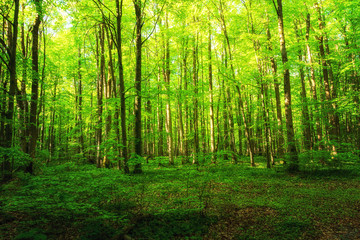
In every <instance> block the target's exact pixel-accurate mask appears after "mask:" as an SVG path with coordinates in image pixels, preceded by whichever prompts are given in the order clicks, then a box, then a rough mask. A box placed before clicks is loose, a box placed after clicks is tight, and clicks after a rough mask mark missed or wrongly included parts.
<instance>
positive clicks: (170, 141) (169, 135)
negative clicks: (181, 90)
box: [164, 13, 174, 165]
mask: <svg viewBox="0 0 360 240" xmlns="http://www.w3.org/2000/svg"><path fill="white" fill-rule="evenodd" d="M165 28H166V30H167V29H168V28H169V26H168V15H167V13H166V19H165ZM164 49H165V56H164V59H165V75H164V80H165V88H166V122H165V128H166V135H167V145H168V155H169V164H170V165H174V156H173V154H174V150H173V137H172V121H171V108H170V102H171V96H170V94H171V93H170V39H169V36H168V35H166V40H165V46H164Z"/></svg>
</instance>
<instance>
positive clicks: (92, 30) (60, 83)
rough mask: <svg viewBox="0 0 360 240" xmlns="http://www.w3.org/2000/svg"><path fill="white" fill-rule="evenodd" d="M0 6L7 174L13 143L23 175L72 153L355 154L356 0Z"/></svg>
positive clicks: (82, 0) (108, 0)
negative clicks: (39, 164) (22, 160)
mask: <svg viewBox="0 0 360 240" xmlns="http://www.w3.org/2000/svg"><path fill="white" fill-rule="evenodd" d="M0 4H1V6H0V28H1V29H0V33H1V34H0V49H1V51H0V60H1V61H0V85H1V88H0V94H1V99H0V114H1V118H0V124H1V125H0V142H1V149H0V155H1V157H2V159H1V164H2V176H3V179H5V180H6V179H10V178H11V176H12V173H13V171H14V170H16V166H17V164H18V163H17V162H16V161H20V160H19V157H16V156H18V155H19V151H21V152H23V153H25V155H27V156H29V157H30V158H31V160H29V163H28V164H27V167H26V170H27V171H29V172H32V168H33V164H34V163H36V162H38V161H53V160H61V159H68V160H72V159H73V160H83V161H88V162H91V163H94V164H96V165H97V166H98V167H111V166H118V167H119V168H120V169H123V170H124V171H125V172H126V173H128V172H130V170H132V171H134V172H138V173H140V172H141V171H142V170H141V164H142V162H143V161H144V160H143V159H144V158H145V157H146V158H147V159H149V158H151V157H154V156H168V159H169V160H168V161H169V164H174V162H175V161H176V159H180V160H179V161H182V163H187V162H192V163H194V164H196V163H199V162H200V161H203V159H204V158H206V159H209V161H212V162H213V163H216V162H217V161H220V159H225V160H226V159H228V160H230V161H233V162H234V163H237V162H238V161H239V156H243V155H246V156H249V157H250V163H251V165H253V166H254V165H255V164H256V163H255V161H254V156H256V155H262V156H264V157H266V159H267V166H268V167H269V168H270V167H271V165H272V164H274V163H275V162H276V161H278V160H277V159H283V161H284V162H286V163H287V165H288V169H289V170H290V171H297V170H298V169H299V156H300V155H301V154H307V156H308V157H309V159H311V161H314V162H321V163H322V164H331V163H332V162H335V161H340V160H341V159H340V158H341V154H342V153H353V154H354V153H355V154H356V153H359V151H360V104H359V97H360V92H359V91H360V73H359V69H360V67H359V56H360V53H359V52H360V49H359V47H358V45H359V44H360V43H359V42H358V41H359V40H358V39H360V35H359V34H360V33H359V31H360V18H359V16H360V4H359V2H358V1H356V0H329V1H322V0H305V1H295V0H283V1H282V0H276V1H275V0H231V1H225V0H220V1H212V0H206V1H198V0H195V1H188V0H186V1H172V0H147V1H146V0H131V1H130V0H116V1H112V0H72V1H62V0H57V1H45V0H31V1H25V0H4V1H2V2H1V3H0ZM16 154H17V155H16ZM15 155H16V156H15ZM21 156H24V155H21Z"/></svg>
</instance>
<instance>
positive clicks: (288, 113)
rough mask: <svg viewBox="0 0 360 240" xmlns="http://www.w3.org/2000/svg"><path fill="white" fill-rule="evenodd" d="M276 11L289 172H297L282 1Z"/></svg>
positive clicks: (278, 0) (297, 162) (278, 2)
mask: <svg viewBox="0 0 360 240" xmlns="http://www.w3.org/2000/svg"><path fill="white" fill-rule="evenodd" d="M274 4H275V2H274ZM275 7H276V6H275ZM276 11H277V15H278V29H279V37H280V49H281V59H282V63H283V68H284V95H285V98H284V101H285V118H286V130H287V131H286V136H287V151H288V154H289V160H290V162H289V167H288V171H290V172H297V171H298V170H299V159H298V153H297V150H296V143H295V133H294V125H293V117H292V109H291V107H292V105H291V86H290V71H289V66H288V56H287V50H286V43H285V33H284V20H283V7H282V0H277V8H276Z"/></svg>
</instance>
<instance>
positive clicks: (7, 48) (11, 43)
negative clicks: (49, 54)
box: [0, 0, 19, 181]
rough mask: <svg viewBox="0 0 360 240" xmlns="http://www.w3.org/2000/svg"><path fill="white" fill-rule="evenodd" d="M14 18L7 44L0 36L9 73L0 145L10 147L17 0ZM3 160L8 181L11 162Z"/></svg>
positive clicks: (14, 83)
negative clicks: (6, 102)
mask: <svg viewBox="0 0 360 240" xmlns="http://www.w3.org/2000/svg"><path fill="white" fill-rule="evenodd" d="M14 7H15V9H14V19H13V21H12V23H11V25H12V29H11V28H9V29H8V33H7V34H8V44H6V42H5V40H4V38H0V44H1V50H2V51H4V52H5V54H6V55H7V57H8V59H9V60H8V61H6V60H5V59H4V58H3V57H2V55H3V54H1V60H2V62H3V63H4V64H5V65H6V67H7V69H8V71H9V75H10V87H9V93H8V98H9V100H8V107H7V110H6V114H5V121H4V123H5V124H4V133H5V134H4V135H3V136H2V139H1V140H2V141H1V146H2V147H5V148H11V147H12V146H13V127H14V102H15V94H16V87H17V79H16V67H17V65H16V52H17V38H18V25H19V0H14ZM7 21H8V20H7ZM8 24H9V25H10V23H9V22H8ZM5 157H6V158H5V159H4V160H3V166H2V167H3V174H2V177H3V181H8V180H10V179H11V178H12V164H11V162H10V159H9V156H8V155H5Z"/></svg>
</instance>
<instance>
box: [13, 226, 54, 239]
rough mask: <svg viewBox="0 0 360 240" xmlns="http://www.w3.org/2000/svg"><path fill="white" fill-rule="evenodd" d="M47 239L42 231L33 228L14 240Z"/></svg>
mask: <svg viewBox="0 0 360 240" xmlns="http://www.w3.org/2000/svg"><path fill="white" fill-rule="evenodd" d="M46 239H47V237H46V235H44V234H43V233H42V230H41V229H38V228H33V229H31V230H30V231H28V232H23V233H20V234H19V235H17V236H16V237H15V238H14V240H46Z"/></svg>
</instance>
